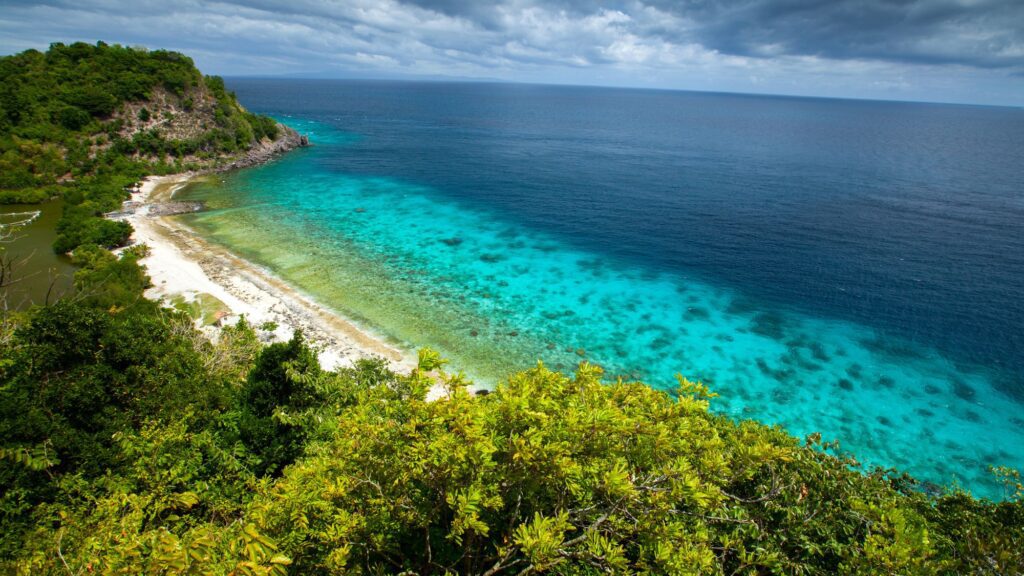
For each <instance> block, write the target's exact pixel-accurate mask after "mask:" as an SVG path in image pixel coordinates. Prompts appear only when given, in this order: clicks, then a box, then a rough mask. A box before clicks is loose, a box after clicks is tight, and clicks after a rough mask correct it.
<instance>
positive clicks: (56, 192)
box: [0, 42, 278, 253]
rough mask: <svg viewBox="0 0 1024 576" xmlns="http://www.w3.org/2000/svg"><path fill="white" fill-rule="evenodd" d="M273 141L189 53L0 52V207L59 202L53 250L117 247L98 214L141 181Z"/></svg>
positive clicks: (115, 230)
mask: <svg viewBox="0 0 1024 576" xmlns="http://www.w3.org/2000/svg"><path fill="white" fill-rule="evenodd" d="M277 135H278V127H277V122H275V121H274V120H273V119H272V118H268V117H266V116H259V115H256V114H252V113H249V112H247V111H246V110H245V109H244V108H242V106H241V105H240V104H239V103H238V101H237V99H236V97H235V95H234V94H233V93H232V92H230V91H229V90H227V89H226V88H225V86H224V81H223V80H222V79H221V78H218V77H215V76H206V77H204V76H203V75H202V74H201V73H200V72H199V70H197V69H196V68H195V66H194V64H193V62H192V60H191V59H190V58H188V57H187V56H184V55H183V54H179V53H177V52H169V51H166V50H153V51H150V50H146V49H144V48H131V47H125V46H119V45H108V44H105V43H103V42H98V43H96V44H95V45H92V44H86V43H84V42H76V43H74V44H70V45H65V44H53V45H51V46H50V49H49V50H47V51H46V52H39V51H37V50H27V51H25V52H22V53H20V54H15V55H13V56H5V57H0V203H34V202H42V201H44V200H48V199H51V198H63V199H64V200H65V201H66V210H65V214H64V217H63V218H62V220H61V223H60V225H59V230H58V232H59V237H58V239H57V243H56V245H55V246H54V249H55V250H56V251H57V252H59V253H65V252H70V251H71V250H73V249H74V248H75V247H77V246H80V245H83V244H96V245H100V246H104V247H108V248H111V247H116V246H122V245H124V243H125V242H126V241H127V239H128V237H129V236H130V234H131V228H130V227H129V226H128V225H127V224H124V223H117V222H109V221H106V220H103V219H102V215H103V213H105V212H111V211H114V210H116V209H118V208H119V207H120V205H121V202H122V201H123V200H125V199H126V198H127V192H126V191H125V186H126V185H127V184H130V183H133V182H135V181H137V180H138V179H139V178H141V177H143V176H145V175H148V174H168V173H174V172H184V171H187V170H191V169H198V168H204V167H209V166H211V165H213V164H216V163H217V162H219V161H221V160H222V159H224V158H228V157H231V156H232V155H234V154H236V153H239V152H241V151H245V150H247V149H249V148H250V147H251V146H252V145H254V144H255V143H257V142H259V141H261V140H262V139H264V138H269V139H271V140H272V139H274V138H276V137H277Z"/></svg>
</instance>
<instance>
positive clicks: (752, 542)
mask: <svg viewBox="0 0 1024 576" xmlns="http://www.w3.org/2000/svg"><path fill="white" fill-rule="evenodd" d="M51 54H52V58H53V63H52V64H50V63H47V62H48V60H49V59H50V58H51ZM107 59H109V61H108V60H107ZM2 62H3V63H2V67H3V68H2V69H3V74H4V82H3V86H4V88H3V89H2V90H4V93H3V94H4V95H3V96H2V97H0V105H2V106H3V113H2V116H3V117H4V118H5V120H4V122H6V124H4V125H3V130H4V131H3V136H2V137H3V142H4V144H3V146H4V152H3V162H5V163H6V164H5V166H6V165H10V166H13V167H14V168H15V170H21V172H20V174H21V175H20V176H17V175H15V176H11V178H12V180H10V182H15V183H16V184H17V185H12V186H7V185H6V183H7V182H8V181H7V180H4V182H5V184H4V186H5V187H4V191H5V193H7V192H9V193H10V196H9V198H11V199H13V198H15V195H16V194H25V195H26V196H22V197H19V199H20V200H25V199H31V195H32V194H37V193H38V195H39V197H40V198H43V197H50V196H51V195H54V194H56V195H59V196H62V197H64V199H65V202H66V203H67V206H68V212H66V214H65V220H64V221H62V223H61V224H60V226H62V228H61V235H62V238H64V240H63V243H61V242H62V241H61V240H59V241H58V249H59V250H63V249H67V250H71V251H72V253H73V256H74V259H75V261H76V262H77V263H78V265H79V267H80V269H79V271H78V272H77V273H76V275H75V290H74V291H73V292H72V293H70V294H68V295H66V296H65V297H63V298H62V299H60V300H58V301H57V302H54V303H50V304H47V305H45V306H38V307H35V308H32V309H30V310H27V311H24V312H20V313H11V314H5V315H4V316H3V317H2V318H0V491H2V492H0V571H2V572H3V573H12V574H182V575H184V574H238V575H241V574H266V575H270V574H274V575H283V574H314V575H315V574H424V575H425V574H454V573H458V574H481V575H488V576H491V575H498V574H524V575H525V574H535V573H553V574H580V575H582V574H600V573H616V574H628V573H642V574H837V573H838V574H993V575H996V574H1020V573H1022V572H1024V557H1022V554H1021V550H1022V549H1024V487H1022V485H1021V482H1020V478H1019V476H1018V475H1017V474H1016V472H1014V471H1011V470H997V471H995V472H996V473H998V474H1000V475H1001V476H1002V477H1003V478H1004V480H1005V481H1006V493H1005V495H1004V496H1005V497H1004V499H1002V500H1001V501H999V502H993V501H988V500H979V499H976V498H974V497H972V496H971V495H970V494H969V493H967V492H966V491H964V490H962V489H959V488H957V487H955V486H954V487H927V488H928V489H927V490H926V489H925V488H926V487H924V486H922V485H920V484H919V483H917V482H916V481H915V480H914V479H912V478H910V477H908V476H906V475H903V474H901V473H899V472H898V471H894V470H883V469H870V470H865V469H864V468H863V467H862V466H861V465H860V464H859V463H858V462H857V461H856V459H855V458H854V456H852V455H850V454H846V453H844V452H843V451H842V450H841V448H840V447H839V446H837V445H835V444H833V443H829V442H826V441H823V440H822V438H821V437H820V436H818V435H812V436H810V437H808V438H806V439H798V438H795V437H793V436H791V435H789V434H788V433H787V432H785V431H784V430H782V429H779V428H775V427H769V426H765V425H762V424H758V423H755V422H750V421H741V422H737V421H734V420H731V419H729V418H727V417H724V416H721V415H716V414H714V413H713V412H712V411H710V410H709V407H711V406H713V403H714V402H715V395H714V393H713V392H712V391H711V390H709V389H708V388H706V387H705V386H703V385H702V384H700V383H698V382H691V381H689V380H687V379H685V378H682V377H680V378H679V385H678V388H677V389H676V390H675V391H674V392H672V393H666V392H663V391H657V390H654V389H652V388H650V387H648V386H646V385H644V384H642V383H640V382H632V381H623V380H618V379H617V380H614V381H613V380H608V379H605V378H604V376H603V374H602V371H601V369H600V368H599V367H597V366H594V365H592V364H588V363H585V362H584V363H581V364H580V365H579V366H578V368H577V369H576V370H575V373H574V374H570V375H567V374H562V373H559V372H556V371H552V370H549V369H548V368H547V367H545V366H544V365H542V364H538V365H537V366H534V367H532V368H529V369H527V370H525V371H523V372H520V373H518V374H516V375H513V376H511V377H510V378H509V379H508V380H507V381H505V382H503V383H501V384H499V385H498V386H497V387H496V388H495V389H494V390H492V391H490V393H487V394H477V393H474V392H472V391H471V389H470V387H469V383H468V382H467V381H466V380H465V378H464V377H463V376H461V375H460V374H458V373H451V372H448V371H446V370H445V362H444V360H443V359H442V358H441V357H439V356H438V355H437V354H436V353H433V352H431V351H429V350H423V351H421V352H420V354H419V363H418V367H417V368H416V369H415V370H413V371H412V372H410V373H408V374H400V373H396V372H393V371H392V370H390V369H389V368H388V367H387V365H386V364H385V362H384V361H383V360H363V361H360V362H358V363H356V364H355V366H354V367H352V368H345V369H340V370H337V371H328V370H324V369H322V368H321V367H320V366H319V364H318V363H317V356H316V350H315V348H314V347H313V346H312V345H311V344H310V343H309V342H307V341H305V340H304V339H303V337H302V335H301V334H296V335H295V336H294V337H293V338H292V339H291V340H290V341H287V342H278V343H274V344H269V345H265V344H263V343H262V340H263V336H264V335H265V334H264V333H263V332H264V328H262V327H254V326H251V325H249V324H247V323H246V322H245V320H241V321H239V322H238V323H237V324H233V325H227V326H223V327H221V328H219V331H218V332H217V337H216V338H215V339H214V340H210V339H208V338H207V337H206V336H204V335H203V334H202V333H200V332H199V331H197V330H196V328H195V318H193V317H191V316H190V315H189V314H188V312H187V310H183V309H174V308H166V307H162V306H160V305H159V304H158V303H157V302H154V301H151V300H148V299H146V298H145V297H144V295H143V291H144V290H145V289H146V287H147V286H148V285H149V279H148V277H147V276H146V272H145V269H144V268H143V267H142V266H141V265H140V263H139V261H140V259H141V258H142V257H143V256H144V255H145V251H146V249H145V247H142V246H138V247H130V248H127V249H125V250H123V251H121V253H120V254H118V255H114V254H112V253H111V252H109V251H108V250H107V249H106V247H110V246H117V245H120V244H123V243H124V242H125V240H126V239H127V233H130V230H129V231H126V230H124V229H123V228H120V227H114V226H111V225H108V224H102V223H103V222H108V221H106V220H102V219H101V218H99V216H100V215H101V214H102V213H104V212H107V211H110V210H113V209H116V208H117V206H118V205H119V204H120V201H121V199H122V198H123V197H124V189H125V187H126V186H127V185H129V184H132V183H133V182H134V181H135V179H136V178H138V177H139V176H141V175H143V174H146V173H151V172H164V171H176V170H180V169H185V168H187V167H189V166H192V165H193V163H196V164H194V165H196V166H200V165H208V164H210V163H216V162H218V161H222V160H223V159H225V158H229V157H231V155H232V154H234V153H236V152H238V151H240V150H242V149H244V148H245V147H246V146H247V145H251V144H252V143H253V142H255V141H257V140H258V139H266V138H272V137H273V134H272V132H271V130H272V129H273V130H277V129H278V128H276V125H271V124H270V123H269V122H268V121H265V120H259V119H256V120H252V119H251V117H250V116H248V115H247V113H245V112H244V111H243V110H242V109H241V108H240V107H238V106H237V103H236V102H235V101H234V97H233V96H230V93H228V92H226V91H225V90H224V88H223V84H222V83H221V82H219V81H218V80H215V79H210V78H203V77H202V76H200V75H199V74H198V72H195V71H194V67H192V65H191V62H190V61H188V60H187V59H184V57H182V56H180V55H172V53H161V52H144V51H141V50H136V49H128V48H121V47H111V46H105V45H102V44H101V45H97V46H90V45H84V44H74V45H71V46H62V45H55V46H54V47H53V48H51V50H50V51H48V52H47V53H45V54H43V53H39V52H31V51H30V52H28V53H23V54H21V55H18V56H14V57H9V58H6V59H4V60H3V61H2ZM12 62H14V64H17V65H14V64H12ZM118 62H122V63H123V65H119V64H117V63H118ZM118 66H121V67H118ZM90 71H91V72H90ZM90 74H92V75H93V77H94V78H96V80H95V82H96V83H95V84H92V86H94V87H99V88H97V89H95V90H93V89H87V83H86V84H81V85H79V84H76V83H81V82H86V81H84V80H82V78H83V77H89V76H90ZM8 80H9V81H10V83H11V84H12V85H13V86H14V87H13V88H10V89H8V86H7V85H8ZM32 87H35V88H32ZM41 87H48V89H49V91H50V92H52V94H48V95H43V94H42V92H40V93H39V94H38V96H39V98H41V100H39V101H38V102H35V101H33V102H27V101H25V102H23V101H20V100H17V98H15V99H14V100H11V99H10V98H11V96H10V95H11V94H15V95H17V94H34V92H32V90H42V91H46V90H43V88H41ZM76 87H77V88H76ZM146 90H149V92H146ZM65 93H68V94H77V95H75V96H69V97H67V98H65V96H63V94H65ZM157 94H164V96H156V95H157ZM108 96H109V97H108ZM207 97H209V98H212V100H210V99H208V98H207ZM161 98H163V100H161ZM158 101H162V102H164V103H165V104H166V103H167V102H172V103H173V106H174V107H175V109H178V108H177V107H178V106H180V109H181V110H182V111H185V110H186V108H188V109H189V110H191V111H195V110H196V109H198V108H202V107H204V106H206V105H207V104H208V103H210V102H216V103H217V104H216V105H215V107H214V108H213V112H212V114H211V118H212V120H211V122H212V124H211V125H210V126H208V127H207V128H202V120H198V121H197V122H198V123H192V124H190V125H191V126H193V127H198V128H196V130H197V131H196V132H195V134H196V136H195V138H198V140H194V139H191V138H192V137H190V138H189V139H185V140H182V139H173V138H172V139H168V138H167V137H166V136H159V137H157V136H141V137H139V138H138V140H137V139H136V136H138V134H140V132H135V133H133V135H132V136H131V137H130V138H129V137H127V136H125V135H124V134H123V133H122V132H120V131H119V130H120V129H118V130H115V131H114V132H115V133H116V134H117V136H118V138H120V139H119V140H117V141H116V142H120V143H121V144H117V143H116V142H112V140H111V139H110V138H111V133H109V132H107V133H106V134H107V138H108V139H107V140H103V139H102V138H101V141H102V142H104V143H100V144H97V142H96V138H97V136H92V135H95V134H98V133H100V132H103V131H104V130H105V128H104V126H107V125H108V124H109V123H117V122H118V121H120V122H122V123H123V124H122V126H124V125H128V124H132V125H133V126H136V125H137V124H135V123H149V122H153V121H159V120H157V119H159V118H164V117H165V115H164V113H165V112H166V111H167V109H168V106H167V105H164V106H162V107H161V106H158V105H157V102H158ZM143 102H144V103H145V104H142V103H143ZM204 102H206V103H205V104H204ZM222 102H228V103H233V104H231V105H230V106H227V107H226V108H227V110H226V111H225V109H223V108H220V107H219V106H220V103H222ZM217 111H220V112H222V113H223V118H222V119H221V120H220V121H218V115H217ZM86 115H87V116H88V118H87V117H86ZM23 118H24V120H23ZM193 118H197V117H193ZM232 119H234V120H232ZM234 121H238V122H234ZM242 121H244V124H243V123H241V122H242ZM225 122H226V124H223V125H222V123H225ZM32 126H35V127H36V129H35V130H36V131H33V130H32V129H31V127H32ZM244 127H248V130H249V132H246V129H245V128H244ZM143 133H144V132H143ZM211 133H212V134H215V136H214V137H213V139H212V140H205V139H206V138H207V136H206V135H208V134H211ZM228 134H230V137H229V136H228ZM90 137H91V138H92V139H93V140H92V144H84V143H83V142H85V140H87V139H88V138H90ZM183 141H184V142H192V143H193V144H196V146H197V147H196V148H195V149H194V150H193V149H192V148H190V147H189V146H192V144H188V145H187V146H186V145H184V144H183V145H182V146H183V147H181V148H178V147H176V146H177V145H176V144H175V145H170V144H166V143H168V142H177V143H180V142H183ZM160 142H163V143H160ZM203 142H205V143H206V144H202V143H203ZM76 143H77V144H76ZM108 144H109V145H110V147H109V148H106V149H104V148H103V146H106V145H108ZM76 146H77V148H76ZM82 146H87V147H88V148H89V150H88V151H87V152H86V153H84V155H83V154H81V153H76V152H75V150H81V147H82ZM204 146H206V147H204ZM171 151H181V152H183V154H180V155H178V154H176V153H171ZM204 162H205V163H206V164H203V163H204ZM19 167H20V168H19ZM68 174H70V176H67V175H68ZM66 176H67V177H66ZM5 178H6V176H5ZM39 191H43V192H39ZM110 224H116V223H110ZM433 386H440V387H442V388H443V389H444V392H445V394H444V395H443V396H442V397H441V398H440V399H437V400H433V401H430V400H428V399H427V392H428V390H429V389H430V388H431V387H433Z"/></svg>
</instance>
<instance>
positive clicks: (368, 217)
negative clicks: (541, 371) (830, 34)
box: [186, 79, 1024, 496]
mask: <svg viewBox="0 0 1024 576" xmlns="http://www.w3.org/2000/svg"><path fill="white" fill-rule="evenodd" d="M230 84H231V87H232V88H233V89H234V90H236V91H237V93H238V95H239V98H240V99H241V101H243V102H245V103H246V105H247V106H248V107H250V108H251V109H253V110H255V111H258V112H263V113H269V114H272V115H275V116H276V117H278V118H280V119H282V120H283V121H285V122H286V123H288V124H290V125H292V126H294V127H295V128H297V129H299V130H300V131H302V132H305V133H309V134H310V136H311V138H312V140H313V141H314V142H315V143H316V146H315V147H313V148H310V149H307V150H302V151H298V152H295V153H292V154H290V155H288V156H287V157H286V158H284V159H282V160H280V161H277V162H275V163H273V164H270V165H267V166H264V167H261V168H258V169H253V170H246V171H242V172H238V173H234V174H231V175H228V176H224V177H222V179H221V180H220V181H217V182H214V183H210V184H205V185H198V186H194V187H192V188H191V189H189V190H188V191H187V194H188V195H189V196H190V197H194V198H198V199H203V200H206V201H207V203H208V205H209V206H210V208H211V210H210V211H208V212H205V213H202V214H198V215H194V216H188V217H186V219H187V221H188V222H189V223H190V224H191V225H193V226H195V227H196V228H197V229H199V230H200V231H201V232H202V233H204V234H206V235H208V236H209V237H210V238H212V239H213V240H215V241H219V242H222V243H224V244H225V245H227V246H229V247H231V248H233V249H234V250H236V251H238V252H240V253H242V254H244V255H245V256H247V257H249V258H251V259H253V260H254V261H256V262H258V263H261V264H263V265H265V266H267V267H269V268H271V269H273V270H274V271H276V272H277V273H279V274H281V275H282V276H283V277H285V278H287V279H288V280H290V281H291V282H293V283H295V284H296V285H298V286H300V287H301V288H303V289H304V290H306V291H308V292H309V293H311V294H313V295H314V296H315V297H317V298H318V299H319V300H320V301H322V302H323V303H325V304H327V305H330V306H333V307H335V308H337V309H338V310H340V311H342V312H344V313H346V314H349V315H351V316H353V317H355V318H357V319H359V320H361V321H362V322H364V323H365V324H366V325H367V326H369V327H372V328H373V329H376V330H378V331H379V332H381V333H383V334H386V335H388V336H389V337H390V338H392V339H394V340H395V341H396V342H398V343H401V344H404V345H407V346H411V347H415V346H424V345H429V346H432V347H435V348H438V349H439V350H441V351H442V352H443V353H444V354H445V355H447V356H448V357H450V358H452V360H453V363H454V365H455V366H457V367H460V368H462V369H464V370H466V371H467V373H469V374H470V375H472V376H474V377H476V378H477V379H478V380H481V381H484V382H489V383H493V382H495V381H497V380H500V379H501V378H502V377H503V376H505V375H506V374H508V373H509V372H510V371H512V370H514V369H520V368H523V367H525V366H528V365H530V364H532V363H533V362H535V361H536V360H537V359H543V360H544V361H545V362H546V363H547V364H549V365H551V366H554V367H557V368H560V369H565V370H571V369H572V368H573V367H574V366H575V365H576V364H577V363H578V362H579V361H580V360H582V359H586V360H589V361H591V362H596V363H598V364H600V365H602V366H604V367H605V368H606V370H607V371H608V372H609V373H610V374H612V375H624V376H625V377H628V378H640V379H643V380H644V381H645V382H648V383H650V384H651V385H653V386H659V387H661V386H664V387H671V386H672V385H673V383H674V379H673V375H674V374H676V373H682V374H684V375H686V376H688V377H691V378H695V379H696V378H699V379H702V380H703V381H705V382H706V383H708V384H710V385H711V387H712V388H713V389H714V390H716V391H717V392H719V393H720V394H721V396H722V397H721V398H720V399H718V400H717V401H716V404H715V406H716V408H717V409H718V410H719V411H721V412H723V413H727V414H730V415H732V416H734V417H737V418H754V419H758V420H761V421H765V422H769V423H779V424H782V425H784V426H786V427H787V428H788V429H789V430H791V431H792V432H794V433H797V434H804V433H809V432H814V431H821V432H822V433H823V434H824V435H825V437H826V438H833V439H838V440H840V441H841V443H842V445H843V446H844V447H845V448H848V449H850V450H852V451H854V452H855V453H856V454H857V455H858V456H859V457H860V458H861V459H862V460H864V461H866V462H868V463H870V464H878V465H883V466H895V467H898V468H901V469H904V470H908V471H910V472H911V473H913V474H914V475H916V476H918V477H920V478H922V479H926V480H929V481H935V482H943V483H945V482H950V481H954V480H955V481H958V482H960V483H961V484H962V485H965V486H967V487H970V488H971V489H972V490H974V491H975V492H976V493H979V494H983V495H988V496H997V495H998V487H997V486H996V485H995V484H994V483H993V482H992V481H991V479H990V476H989V474H988V472H987V465H989V464H1006V465H1012V466H1017V467H1022V466H1024V408H1022V405H1024V304H1022V303H1024V192H1022V191H1024V170H1022V168H1021V166H1024V111H1022V110H1018V109H1010V108H985V107H966V106H939V105H925V104H903V103H885V102H861V101H839V100H821V99H799V98H775V97H758V96H738V95H722V94H698V93H682V92H659V91H638V90H616V89H600V88H567V87H539V86H520V85H488V84H440V83H387V82H348V81H278V80H273V81H272V80H242V79H236V80H233V81H231V82H230Z"/></svg>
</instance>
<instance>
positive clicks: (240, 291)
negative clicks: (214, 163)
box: [118, 173, 436, 397]
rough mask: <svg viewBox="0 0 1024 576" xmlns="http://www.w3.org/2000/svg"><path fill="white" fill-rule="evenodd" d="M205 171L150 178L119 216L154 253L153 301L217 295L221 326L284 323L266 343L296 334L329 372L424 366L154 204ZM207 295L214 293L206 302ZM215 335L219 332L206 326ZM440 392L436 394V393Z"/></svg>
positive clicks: (148, 261) (264, 336) (149, 265)
mask: <svg viewBox="0 0 1024 576" xmlns="http://www.w3.org/2000/svg"><path fill="white" fill-rule="evenodd" d="M199 176H201V174H195V173H185V174H174V175H169V176H148V177H146V178H145V179H143V181H142V184H141V186H140V187H139V188H138V189H137V190H136V191H133V192H132V197H131V200H130V201H129V202H127V203H126V204H125V206H126V210H125V212H122V213H121V214H119V215H118V217H119V218H120V219H123V220H125V221H127V222H128V223H129V224H131V225H132V227H133V228H134V232H133V234H132V245H139V244H145V245H146V246H147V247H148V248H149V253H148V254H147V255H146V257H145V258H142V259H141V260H140V263H141V264H143V265H144V266H145V268H146V273H147V274H148V275H149V277H150V279H151V281H152V284H153V285H152V287H150V288H148V289H147V290H146V292H145V295H146V297H147V298H151V299H153V300H157V301H160V302H162V303H163V304H164V305H171V304H172V303H173V302H174V301H175V300H177V301H179V302H182V301H183V302H185V303H192V302H197V301H200V299H201V298H205V299H206V301H208V297H209V296H212V297H213V298H215V299H216V300H215V302H216V303H217V304H216V306H217V307H220V308H226V310H218V311H217V315H218V316H219V318H218V323H219V322H223V323H228V324H233V323H234V322H235V321H237V319H238V317H240V316H243V315H244V317H245V319H246V320H247V321H248V322H249V323H250V324H251V325H252V326H253V327H255V328H257V329H258V328H259V327H260V326H261V325H263V324H264V323H267V322H270V323H274V324H276V328H275V329H274V330H273V331H272V332H271V331H263V332H262V333H261V340H263V341H264V342H265V343H272V342H279V341H285V340H288V339H289V338H291V336H292V334H293V333H294V332H295V331H296V330H302V332H303V334H304V336H306V338H307V339H308V340H309V342H310V343H311V344H312V345H313V346H314V348H315V349H316V350H317V351H318V353H319V358H320V364H321V366H322V367H323V368H325V369H327V370H334V369H337V368H344V367H350V366H352V365H353V364H354V363H355V362H356V361H357V360H360V359H363V358H372V357H381V358H384V359H385V360H386V361H387V362H388V365H389V367H390V368H391V369H392V370H395V371H397V372H403V373H406V372H408V371H410V370H411V369H412V368H414V367H415V366H416V357H415V355H414V353H412V352H411V351H406V350H402V349H400V348H398V347H396V346H394V345H393V344H391V343H389V342H387V341H385V339H384V338H382V337H380V336H378V335H375V334H373V333H371V332H370V331H368V330H366V329H365V328H362V327H360V326H358V325H357V324H356V323H355V322H353V321H352V320H350V319H348V318H345V317H344V316H342V315H341V314H339V313H337V312H334V311H332V310H329V309H327V308H326V307H324V306H323V305H321V304H319V303H317V302H316V301H314V300H313V299H312V298H311V297H309V296H308V295H306V294H303V293H301V292H300V291H299V290H297V289H295V288H294V287H292V286H291V285H289V284H288V283H287V282H285V281H284V280H282V279H280V278H279V277H277V276H275V275H274V274H273V273H271V272H270V271H267V270H265V269H263V268H261V267H259V266H257V265H256V264H254V263H252V262H249V261H247V260H245V259H243V258H241V257H239V256H238V255H236V254H234V253H232V252H230V251H228V250H227V249H225V248H223V247H220V246H216V245H212V244H210V243H209V242H207V241H206V240H205V239H203V238H202V237H201V236H199V235H198V234H196V233H195V232H194V231H193V230H192V229H190V228H189V227H188V226H186V225H185V224H183V223H181V222H179V221H176V220H175V219H173V218H170V217H168V216H167V215H165V213H164V212H163V211H161V210H159V209H155V210H154V207H159V206H161V205H162V203H165V202H168V201H170V200H171V199H172V198H173V196H174V193H175V192H177V191H178V190H179V189H181V188H182V187H184V186H185V185H187V184H188V183H190V182H191V181H193V180H194V179H195V178H197V177H199ZM201 295H208V296H206V297H203V296H201ZM201 324H202V318H200V319H199V320H197V325H200V326H199V328H200V330H201V331H203V332H205V333H206V334H207V336H209V337H216V333H217V329H216V328H215V327H206V326H201ZM435 394H436V391H435V390H431V396H432V397H433V396H434V395H435Z"/></svg>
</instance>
